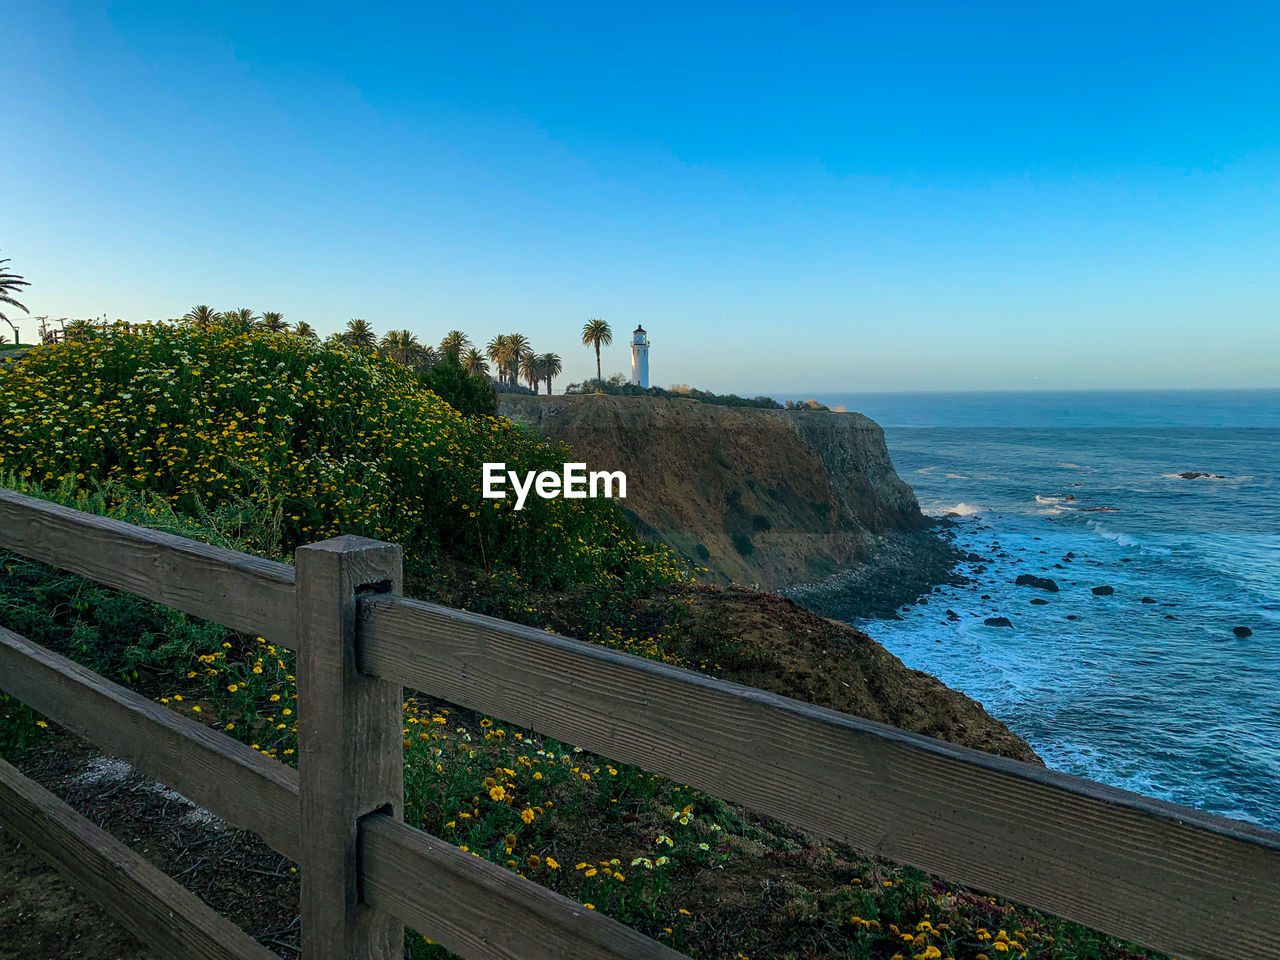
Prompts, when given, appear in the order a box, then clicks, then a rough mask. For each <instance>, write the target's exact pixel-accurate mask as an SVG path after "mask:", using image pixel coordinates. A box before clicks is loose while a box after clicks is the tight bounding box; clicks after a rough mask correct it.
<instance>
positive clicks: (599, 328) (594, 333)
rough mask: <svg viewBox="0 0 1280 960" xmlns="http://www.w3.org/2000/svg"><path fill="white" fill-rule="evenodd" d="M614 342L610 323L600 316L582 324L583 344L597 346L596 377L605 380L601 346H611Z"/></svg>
mask: <svg viewBox="0 0 1280 960" xmlns="http://www.w3.org/2000/svg"><path fill="white" fill-rule="evenodd" d="M611 343H613V330H611V329H610V328H609V324H608V323H607V322H605V321H604V320H601V319H600V318H599V317H592V318H591V319H590V320H588V321H587V322H586V323H584V324H583V325H582V344H583V346H586V347H595V348H596V379H597V380H603V379H604V374H602V373H601V372H600V347H601V346H605V347H607V346H609V344H611Z"/></svg>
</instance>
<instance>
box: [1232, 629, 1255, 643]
mask: <svg viewBox="0 0 1280 960" xmlns="http://www.w3.org/2000/svg"><path fill="white" fill-rule="evenodd" d="M1231 632H1232V633H1234V634H1235V635H1236V636H1237V637H1239V638H1240V639H1241V640H1243V639H1244V638H1245V637H1252V636H1253V631H1252V630H1250V629H1249V628H1248V627H1232V628H1231Z"/></svg>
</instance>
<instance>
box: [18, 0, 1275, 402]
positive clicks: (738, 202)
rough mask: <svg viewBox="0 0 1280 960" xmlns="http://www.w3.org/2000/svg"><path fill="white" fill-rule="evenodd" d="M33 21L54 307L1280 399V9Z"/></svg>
mask: <svg viewBox="0 0 1280 960" xmlns="http://www.w3.org/2000/svg"><path fill="white" fill-rule="evenodd" d="M1118 6H1122V7H1123V9H1117V7H1118ZM6 30H7V32H8V33H9V39H8V42H7V43H6V44H5V47H6V55H5V56H4V57H3V58H0V89H4V90H5V91H6V94H7V96H6V97H5V100H6V108H7V109H6V113H7V114H8V116H7V118H6V119H7V121H8V122H7V124H6V126H7V131H6V136H5V142H4V148H3V150H2V151H0V174H3V177H4V183H5V185H6V196H5V202H4V203H3V204H2V205H0V257H10V258H12V260H13V263H12V267H13V268H14V269H16V270H17V271H18V272H19V273H22V274H24V275H25V276H26V278H27V279H28V280H30V281H31V284H32V285H31V287H30V288H29V290H28V292H27V295H26V297H25V301H24V302H26V303H27V305H28V306H29V307H30V308H31V310H32V312H33V313H34V314H47V315H50V316H53V317H61V316H66V317H92V316H99V315H101V314H104V313H105V314H107V315H109V316H111V317H123V318H125V319H129V320H144V319H159V318H166V317H173V316H180V315H181V314H182V313H184V312H185V311H186V310H187V309H188V308H189V307H190V306H192V305H193V304H195V303H210V304H213V305H215V306H218V307H238V306H250V307H253V308H255V309H256V310H259V311H261V310H279V311H282V312H283V313H284V314H285V317H286V319H288V320H295V321H296V320H307V321H308V322H310V323H311V324H312V325H313V326H315V327H316V328H318V329H319V330H320V331H321V332H322V333H328V332H331V331H334V330H336V329H338V328H340V327H341V326H342V325H343V324H345V322H346V321H347V320H348V319H349V318H352V317H364V318H366V319H368V320H369V321H370V322H371V323H372V324H373V325H374V326H375V328H376V329H377V330H378V331H379V332H383V331H385V330H387V329H390V328H393V327H394V328H400V327H407V328H409V329H410V330H412V331H414V332H415V333H416V334H418V336H419V338H420V339H421V340H423V341H424V342H437V341H438V340H439V338H440V336H441V335H442V334H443V333H444V332H445V331H447V330H449V329H451V328H453V327H459V328H461V329H463V330H465V331H467V332H468V333H469V334H470V335H471V337H472V338H473V339H474V340H478V341H479V342H480V343H481V344H482V345H483V343H484V342H485V341H487V340H488V339H489V338H490V337H491V336H493V335H494V334H496V333H500V332H510V331H516V330H518V331H520V332H523V333H525V334H526V335H527V336H529V337H530V339H531V340H532V342H533V345H534V347H535V348H536V349H538V350H539V351H548V350H553V351H555V352H557V353H559V354H560V355H561V356H562V358H563V359H564V361H565V376H564V378H562V379H561V380H560V381H559V386H560V387H563V386H564V384H565V383H567V382H569V381H570V380H579V379H582V378H583V377H585V376H587V375H589V374H591V373H593V372H594V359H593V357H592V355H591V354H590V353H589V352H588V350H587V349H586V348H584V347H582V346H581V345H580V343H579V331H580V329H581V326H582V323H583V322H584V321H585V320H586V319H587V318H588V317H593V316H600V317H604V318H605V319H607V320H609V321H610V323H611V324H612V325H613V328H614V331H615V345H614V347H613V348H612V349H611V350H608V351H607V352H606V357H605V364H604V365H605V373H606V375H607V374H608V373H610V372H613V371H621V370H623V369H625V368H626V367H627V364H628V355H627V352H626V347H625V342H626V340H627V339H628V336H627V335H628V334H629V332H630V331H631V330H632V329H633V328H634V327H635V326H636V324H637V323H643V325H644V326H645V328H646V329H647V330H648V331H649V334H650V339H651V341H652V343H653V347H652V350H651V354H650V370H651V373H652V381H653V383H655V384H657V385H661V386H666V385H670V384H672V383H692V384H694V385H697V386H701V387H706V388H710V389H717V390H724V391H729V390H732V391H735V392H739V393H746V394H756V393H768V392H779V393H784V392H785V393H789V394H794V393H804V392H806V391H812V392H814V393H818V392H837V391H858V390H949V389H1032V388H1037V387H1043V388H1052V389H1074V388H1127V387H1135V388H1142V387H1213V386H1249V387H1270V386H1280V58H1277V57H1276V55H1275V51H1276V50H1277V49H1280V7H1277V6H1276V5H1274V4H1248V5H1246V4H1231V3H1227V4H1215V5H1208V4H1204V5H1198V4H1197V5H1192V4H1176V3H1175V4H1167V3H1166V4H1160V5H1154V4H1152V5H1146V4H1125V5H1115V4H1101V3H1082V4H1074V5H1070V6H1066V7H1064V6H1061V5H1054V6H1049V5H1041V4H982V3H976V4H936V5H935V4H910V3H904V4H882V5H875V6H872V5H866V4H844V5H834V4H833V5H821V4H811V5H803V6H796V5H786V6H785V7H784V5H782V4H751V3H745V4H744V3H738V4H732V5H729V4H725V5H715V4H703V5H692V4H680V5H674V4H671V5H663V4H638V5H630V6H627V7H623V6H621V5H613V4H603V5H602V4H599V3H595V4H582V5H571V4H556V5H534V4H511V5H492V4H472V5H462V4H451V5H447V6H446V5H442V4H434V3H426V4H421V3H420V4H414V5H404V6H393V5H382V6H378V7H374V8H365V7H356V6H351V5H346V4H344V5H336V4H335V5H326V4H308V5H306V6H305V7H304V6H303V5H296V6H294V5H289V6H280V7H278V8H275V9H271V10H266V9H261V8H260V7H259V5H257V4H240V3H222V4H217V5H202V6H201V7H196V6H195V5H188V4H174V3H136V2H117V3H112V4H101V3H65V2H57V0H54V2H41V3H34V4H22V5H18V6H17V7H15V8H14V9H12V10H10V11H9V12H8V14H7V23H6ZM0 329H4V330H5V332H7V328H0ZM24 332H26V333H32V332H34V324H32V323H30V321H28V322H27V325H26V329H25V331H24Z"/></svg>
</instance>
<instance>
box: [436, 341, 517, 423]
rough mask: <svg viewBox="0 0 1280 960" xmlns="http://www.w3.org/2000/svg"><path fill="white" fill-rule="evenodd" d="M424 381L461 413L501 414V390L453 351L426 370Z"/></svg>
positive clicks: (469, 414)
mask: <svg viewBox="0 0 1280 960" xmlns="http://www.w3.org/2000/svg"><path fill="white" fill-rule="evenodd" d="M422 385H423V386H424V387H426V388H427V389H428V390H430V391H431V392H432V393H434V394H435V395H436V396H437V397H439V398H440V399H441V400H443V401H444V402H445V403H447V404H449V406H451V407H453V409H455V410H457V411H458V412H459V413H463V414H466V415H467V416H469V417H494V416H497V414H498V394H497V393H496V392H495V391H494V389H493V384H491V383H490V382H489V380H488V378H487V377H473V376H472V375H471V374H469V373H467V371H466V369H465V368H464V367H463V366H462V364H461V363H460V362H459V361H458V358H457V357H455V356H454V355H453V354H451V353H450V354H445V356H444V358H443V359H442V360H440V361H439V362H438V363H436V364H435V365H434V366H432V367H430V368H428V369H427V371H426V372H425V373H423V374H422Z"/></svg>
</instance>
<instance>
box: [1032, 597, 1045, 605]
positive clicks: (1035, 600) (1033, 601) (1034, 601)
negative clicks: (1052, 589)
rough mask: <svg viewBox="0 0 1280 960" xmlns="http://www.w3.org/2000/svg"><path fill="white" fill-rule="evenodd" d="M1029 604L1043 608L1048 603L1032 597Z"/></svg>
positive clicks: (1043, 599) (1040, 598)
mask: <svg viewBox="0 0 1280 960" xmlns="http://www.w3.org/2000/svg"><path fill="white" fill-rule="evenodd" d="M1031 602H1032V603H1034V604H1035V605H1036V606H1037V607H1043V606H1044V605H1045V604H1046V603H1048V602H1049V601H1048V600H1046V599H1045V598H1044V597H1032V598H1031Z"/></svg>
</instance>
